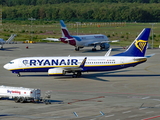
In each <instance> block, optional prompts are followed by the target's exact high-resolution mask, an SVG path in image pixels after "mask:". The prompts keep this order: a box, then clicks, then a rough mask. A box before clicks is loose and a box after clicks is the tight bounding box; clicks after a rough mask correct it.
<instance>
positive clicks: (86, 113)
mask: <svg viewBox="0 0 160 120" xmlns="http://www.w3.org/2000/svg"><path fill="white" fill-rule="evenodd" d="M26 46H28V47H29V48H28V49H26ZM97 49H99V48H98V47H97ZM124 50H125V49H123V48H122V47H113V50H112V52H111V55H113V54H116V53H120V52H122V51H124ZM105 53H106V51H99V50H98V51H95V52H92V51H91V47H86V48H84V49H82V50H80V51H74V47H72V46H69V45H65V44H63V43H44V44H42V43H37V44H6V45H4V49H3V50H0V85H6V86H15V87H28V88H40V89H41V92H42V96H44V94H45V92H47V91H50V92H51V102H52V104H48V105H45V104H43V103H39V104H35V103H15V102H14V101H11V100H0V120H17V119H21V120H31V119H38V120H39V119H41V120H53V119H54V120H56V119H59V120H106V119H107V120H149V119H153V118H154V120H158V119H160V87H159V86H160V62H159V61H160V49H148V50H147V54H152V53H156V55H154V56H153V57H151V58H149V59H148V60H147V62H145V63H142V64H140V65H138V66H136V67H130V68H127V69H122V70H117V71H109V72H94V73H92V72H90V73H83V74H82V77H81V78H72V77H71V76H59V77H53V76H48V74H47V72H46V73H21V74H22V77H17V75H16V74H12V73H11V72H10V71H7V70H5V69H4V68H3V65H4V64H6V63H7V62H9V61H10V60H13V59H15V58H19V57H32V56H68V55H71V56H103V55H105ZM147 118H148V119H147Z"/></svg>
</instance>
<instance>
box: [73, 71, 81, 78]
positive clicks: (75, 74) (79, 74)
mask: <svg viewBox="0 0 160 120" xmlns="http://www.w3.org/2000/svg"><path fill="white" fill-rule="evenodd" d="M81 75H82V73H81V72H77V73H75V72H74V73H73V75H72V78H78V77H80V76H81Z"/></svg>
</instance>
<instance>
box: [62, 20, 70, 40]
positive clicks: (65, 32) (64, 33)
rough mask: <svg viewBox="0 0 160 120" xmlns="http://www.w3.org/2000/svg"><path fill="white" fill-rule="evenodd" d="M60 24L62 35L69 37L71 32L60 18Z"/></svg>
mask: <svg viewBox="0 0 160 120" xmlns="http://www.w3.org/2000/svg"><path fill="white" fill-rule="evenodd" d="M60 25H61V32H62V37H67V38H69V37H70V34H69V31H68V29H67V27H66V25H65V23H64V21H63V20H60Z"/></svg>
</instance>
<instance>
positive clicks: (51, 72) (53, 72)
mask: <svg viewBox="0 0 160 120" xmlns="http://www.w3.org/2000/svg"><path fill="white" fill-rule="evenodd" d="M65 74H66V73H65V71H64V70H63V69H62V68H51V69H49V70H48V75H65Z"/></svg>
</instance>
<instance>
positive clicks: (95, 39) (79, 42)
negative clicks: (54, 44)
mask: <svg viewBox="0 0 160 120" xmlns="http://www.w3.org/2000/svg"><path fill="white" fill-rule="evenodd" d="M60 24H61V32H62V37H61V38H59V41H61V42H63V43H66V44H70V45H72V46H74V47H75V50H76V51H79V49H80V48H83V47H89V46H94V47H93V48H92V51H96V46H97V45H99V46H100V49H101V50H103V49H107V50H108V49H109V48H110V44H109V42H118V40H114V41H109V39H108V37H107V36H105V35H103V34H94V35H77V36H73V35H70V34H69V31H68V29H67V27H66V25H65V23H64V22H63V20H60ZM53 41H55V40H53ZM56 41H57V40H56Z"/></svg>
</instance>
